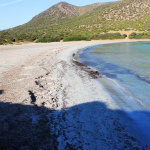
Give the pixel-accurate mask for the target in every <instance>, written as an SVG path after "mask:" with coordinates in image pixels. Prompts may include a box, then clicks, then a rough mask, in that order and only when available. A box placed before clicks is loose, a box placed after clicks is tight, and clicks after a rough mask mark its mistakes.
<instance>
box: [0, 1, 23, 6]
mask: <svg viewBox="0 0 150 150" xmlns="http://www.w3.org/2000/svg"><path fill="white" fill-rule="evenodd" d="M22 1H24V0H15V1H12V2H9V3H3V4H0V7H2V6H8V5H12V4H14V3H19V2H22Z"/></svg>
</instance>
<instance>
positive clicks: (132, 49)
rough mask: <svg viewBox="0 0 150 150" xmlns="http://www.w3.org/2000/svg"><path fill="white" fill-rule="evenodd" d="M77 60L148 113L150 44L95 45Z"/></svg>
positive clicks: (83, 52) (149, 106) (149, 104)
mask: <svg viewBox="0 0 150 150" xmlns="http://www.w3.org/2000/svg"><path fill="white" fill-rule="evenodd" d="M78 59H79V61H80V62H81V63H83V64H84V65H86V66H89V67H94V68H96V69H97V70H98V71H99V73H100V74H101V75H102V76H103V77H106V78H109V79H112V80H113V81H115V82H114V83H115V84H116V86H118V88H120V87H122V89H123V91H124V93H125V94H126V95H127V96H128V97H132V98H133V99H135V100H136V101H138V102H140V103H141V104H142V105H143V106H144V107H145V108H148V109H149V110H150V42H125V43H114V44H102V45H97V46H94V47H90V48H86V49H84V50H82V51H81V52H80V55H79V58H78ZM109 89H110V88H109Z"/></svg>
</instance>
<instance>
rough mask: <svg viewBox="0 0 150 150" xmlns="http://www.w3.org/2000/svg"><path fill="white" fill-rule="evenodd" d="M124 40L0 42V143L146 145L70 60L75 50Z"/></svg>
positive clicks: (99, 88) (116, 107) (97, 86)
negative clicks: (11, 43) (13, 43)
mask: <svg viewBox="0 0 150 150" xmlns="http://www.w3.org/2000/svg"><path fill="white" fill-rule="evenodd" d="M126 41H131V40H128V39H127V40H112V41H107V40H106V41H88V42H86V41H80V42H53V43H38V44H35V43H29V44H22V45H7V46H0V110H1V112H0V116H1V118H0V122H1V125H0V147H2V148H3V147H4V148H5V147H6V148H12V147H19V149H44V148H47V147H50V148H51V149H56V148H57V149H71V148H74V149H105V150H107V149H108V150H110V149H148V147H147V146H146V145H144V144H145V143H144V142H143V143H142V141H143V137H138V136H139V135H138V134H137V133H136V132H134V130H133V129H132V127H131V126H130V120H129V121H128V120H127V118H128V117H127V116H126V113H125V112H124V111H123V110H122V109H121V107H119V105H118V104H117V103H116V101H114V99H113V98H112V97H111V95H110V94H109V93H108V92H107V90H106V89H105V87H104V86H103V85H102V84H101V83H100V82H99V81H98V80H97V79H95V77H94V76H93V75H91V74H90V72H89V71H86V69H87V68H85V66H82V65H77V64H76V63H74V61H73V54H74V53H76V52H77V51H78V50H82V49H84V48H86V47H90V46H94V45H98V44H105V43H117V42H126ZM134 41H135V40H134ZM98 78H100V76H99V77H98ZM122 116H124V118H123V117H122ZM132 131H133V132H132ZM8 143H9V144H8Z"/></svg>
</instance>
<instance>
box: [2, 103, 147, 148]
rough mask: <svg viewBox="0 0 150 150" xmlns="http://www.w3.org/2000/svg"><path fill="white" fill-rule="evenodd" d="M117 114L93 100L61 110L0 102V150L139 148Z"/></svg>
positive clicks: (124, 115) (136, 141)
mask: <svg viewBox="0 0 150 150" xmlns="http://www.w3.org/2000/svg"><path fill="white" fill-rule="evenodd" d="M134 113H145V114H146V115H147V116H150V114H149V113H148V112H132V114H131V115H134ZM120 115H121V117H122V118H123V120H126V118H127V115H126V113H125V112H122V111H113V110H110V109H108V108H107V107H106V105H105V104H104V103H100V102H97V101H96V102H90V103H85V104H80V105H77V106H73V107H70V108H66V109H65V110H62V111H53V110H50V109H47V108H45V107H37V106H26V105H21V104H11V103H3V102H0V149H19V150H20V149H23V150H25V149H36V150H37V149H52V150H53V149H68V150H70V149H102V150H103V149H105V150H106V149H109V150H111V149H112V150H113V149H132V150H133V149H143V148H144V147H143V146H142V145H141V143H140V142H139V141H138V140H137V139H136V138H135V137H134V136H132V135H133V134H132V133H131V132H130V131H128V130H127V129H128V127H127V126H125V125H124V122H122V124H120V122H121V120H119V118H121V117H119V116H120ZM129 122H130V121H129ZM129 124H130V123H129ZM134 126H136V124H135V125H134ZM146 149H148V147H147V148H146Z"/></svg>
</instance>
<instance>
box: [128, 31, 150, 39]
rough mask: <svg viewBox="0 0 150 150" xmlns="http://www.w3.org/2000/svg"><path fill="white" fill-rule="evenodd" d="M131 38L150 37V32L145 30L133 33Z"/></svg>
mask: <svg viewBox="0 0 150 150" xmlns="http://www.w3.org/2000/svg"><path fill="white" fill-rule="evenodd" d="M129 38H130V39H150V32H143V33H135V32H133V33H131V34H130V35H129Z"/></svg>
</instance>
